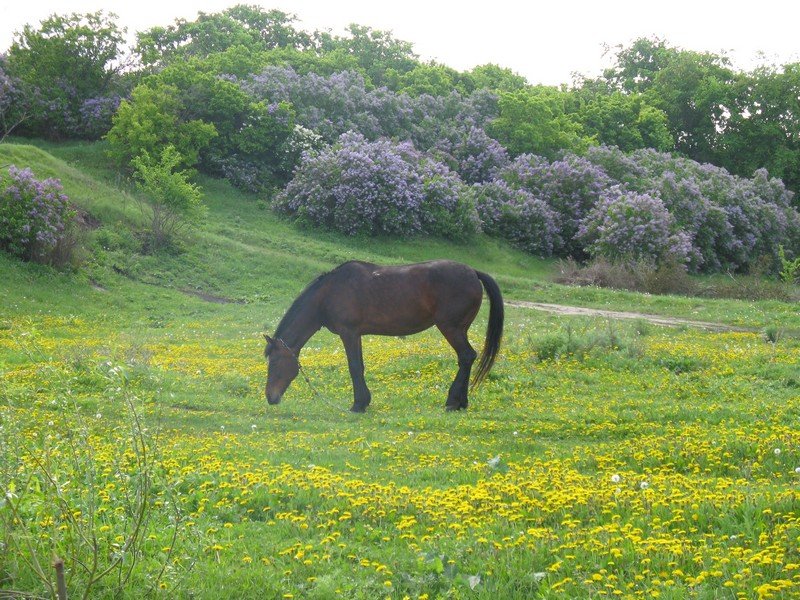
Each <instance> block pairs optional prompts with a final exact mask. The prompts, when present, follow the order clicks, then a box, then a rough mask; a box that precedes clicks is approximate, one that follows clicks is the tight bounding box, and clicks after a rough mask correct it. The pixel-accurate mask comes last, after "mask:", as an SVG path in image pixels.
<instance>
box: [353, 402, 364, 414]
mask: <svg viewBox="0 0 800 600" xmlns="http://www.w3.org/2000/svg"><path fill="white" fill-rule="evenodd" d="M350 412H351V413H365V412H367V407H366V406H356V405H355V404H354V405H353V406H351V407H350Z"/></svg>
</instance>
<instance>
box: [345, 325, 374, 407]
mask: <svg viewBox="0 0 800 600" xmlns="http://www.w3.org/2000/svg"><path fill="white" fill-rule="evenodd" d="M340 337H341V338H342V343H343V344H344V350H345V352H347V366H348V368H349V369H350V379H352V380H353V406H352V407H351V408H350V410H351V411H353V412H359V413H363V412H365V411H366V410H367V406H369V403H370V401H371V400H372V394H370V392H369V388H368V387H367V382H366V381H365V380H364V356H363V353H362V350H361V336H360V335H358V334H350V333H343V334H341V336H340Z"/></svg>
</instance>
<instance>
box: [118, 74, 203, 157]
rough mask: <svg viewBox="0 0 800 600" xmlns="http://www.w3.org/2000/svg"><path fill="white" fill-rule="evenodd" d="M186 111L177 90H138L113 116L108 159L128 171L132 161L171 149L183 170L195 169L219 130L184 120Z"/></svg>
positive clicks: (164, 86) (161, 87)
mask: <svg viewBox="0 0 800 600" xmlns="http://www.w3.org/2000/svg"><path fill="white" fill-rule="evenodd" d="M184 109H185V107H184V105H183V102H182V101H181V98H180V92H179V90H178V88H176V87H175V86H172V85H167V84H155V85H153V86H150V85H144V84H142V85H139V86H137V87H136V88H134V90H133V92H132V94H131V98H130V100H124V101H123V102H122V104H120V107H119V110H118V111H117V114H116V115H114V125H113V127H112V128H111V130H110V131H109V132H108V134H107V135H106V139H107V140H108V142H109V155H110V156H111V157H112V158H113V159H115V160H116V161H117V163H118V164H120V165H121V166H123V167H127V166H128V164H129V163H130V161H131V160H132V159H133V158H135V157H137V156H141V155H143V154H145V153H146V154H147V155H149V156H159V155H160V152H159V151H160V149H161V148H164V147H165V146H168V145H171V146H173V148H174V149H175V150H176V154H177V155H178V156H179V157H180V159H179V164H180V165H181V166H182V167H184V168H187V167H192V166H194V165H195V164H197V161H198V159H199V157H200V151H201V150H202V149H203V148H205V147H206V146H207V145H208V144H209V142H210V141H211V140H212V139H213V138H214V137H216V136H217V130H216V128H215V127H214V125H213V124H211V123H206V122H204V121H202V120H200V119H190V120H186V119H184V118H183V113H184Z"/></svg>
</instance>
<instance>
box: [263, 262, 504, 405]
mask: <svg viewBox="0 0 800 600" xmlns="http://www.w3.org/2000/svg"><path fill="white" fill-rule="evenodd" d="M484 290H486V294H487V296H488V297H489V302H490V309H489V323H488V325H487V329H486V339H485V342H484V346H483V352H482V355H481V358H480V361H479V363H478V368H477V371H476V372H475V374H474V376H473V379H472V384H471V387H472V388H475V387H477V386H478V385H479V384H480V383H481V382H482V381H483V380H484V379H485V378H486V376H487V375H488V374H489V370H490V369H491V368H492V365H493V364H494V362H495V359H496V358H497V354H498V351H499V350H500V341H501V339H502V337H503V319H504V316H503V314H504V311H503V296H502V294H501V292H500V288H499V287H498V285H497V283H496V282H495V280H494V279H492V277H491V276H489V275H487V274H486V273H482V272H480V271H476V270H475V269H473V268H472V267H469V266H467V265H464V264H461V263H457V262H453V261H449V260H434V261H429V262H423V263H416V264H410V265H400V266H379V265H375V264H372V263H368V262H361V261H350V262H346V263H343V264H341V265H339V266H338V267H336V268H335V269H333V270H332V271H329V272H328V273H324V274H322V275H320V276H319V277H317V278H316V279H315V280H314V281H312V282H311V283H310V284H309V285H308V286H307V287H306V288H305V290H303V291H302V292H301V293H300V295H299V296H298V297H297V298H296V299H295V301H294V302H293V303H292V305H291V306H290V307H289V309H288V310H287V311H286V314H285V315H284V316H283V318H282V319H281V321H280V323H279V324H278V328H277V329H276V330H275V334H274V335H273V336H272V337H270V336H269V335H266V334H265V335H264V338H265V339H266V341H267V345H266V348H265V349H264V356H265V357H266V359H267V362H268V375H267V384H266V387H265V395H266V397H267V402H269V404H278V403H279V402H280V400H281V397H282V396H283V394H284V392H285V391H286V389H287V388H288V387H289V385H290V384H291V383H292V381H294V379H295V377H297V375H298V373H299V372H300V358H299V356H300V350H301V349H302V348H303V346H304V345H305V344H306V342H308V340H309V339H310V338H311V336H313V335H314V334H315V333H316V332H317V331H319V330H320V329H321V328H322V327H325V328H327V329H328V330H329V331H331V332H332V333H334V334H337V335H338V336H339V337H340V338H341V340H342V343H343V345H344V349H345V352H346V353H347V363H348V367H349V370H350V378H351V379H352V382H353V405H352V407H351V408H350V410H351V411H352V412H356V413H363V412H365V411H366V409H367V406H369V404H370V402H371V400H372V394H371V393H370V391H369V388H368V387H367V383H366V381H365V380H364V358H363V354H362V349H361V336H363V335H391V336H406V335H411V334H414V333H419V332H420V331H424V330H425V329H428V328H430V327H432V326H434V325H435V326H436V327H437V329H438V330H439V331H440V332H441V333H442V335H443V336H444V337H445V339H446V340H447V341H448V342H449V343H450V345H451V346H452V347H453V349H454V350H455V352H456V355H457V357H458V372H457V374H456V376H455V379H454V380H453V383H452V385H451V386H450V390H449V392H448V394H447V402H446V404H445V408H446V410H451V411H452V410H463V409H466V408H467V393H468V384H469V379H470V371H471V369H472V365H473V363H474V362H475V359H476V358H477V353H476V352H475V349H474V348H473V347H472V346H471V345H470V343H469V339H468V338H467V330H468V329H469V327H470V325H471V324H472V321H473V320H474V319H475V316H476V315H477V314H478V310H479V309H480V307H481V302H482V300H483V291H484Z"/></svg>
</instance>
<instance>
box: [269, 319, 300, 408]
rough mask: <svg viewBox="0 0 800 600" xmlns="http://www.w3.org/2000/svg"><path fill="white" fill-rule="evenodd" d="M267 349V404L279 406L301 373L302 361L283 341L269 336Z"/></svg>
mask: <svg viewBox="0 0 800 600" xmlns="http://www.w3.org/2000/svg"><path fill="white" fill-rule="evenodd" d="M264 338H265V339H266V340H267V347H266V348H264V356H265V357H266V358H267V363H268V365H269V366H268V369H267V387H266V395H267V402H269V403H270V404H277V403H278V402H280V401H281V396H283V393H284V392H285V391H286V388H288V387H289V384H290V383H292V381H294V378H295V377H297V374H298V373H299V372H300V361H299V360H298V359H297V355H296V354H295V353H294V352H293V351H292V349H291V348H289V346H287V345H286V344H285V343H284V341H283V340H281V339H273V338H271V337H269V336H268V335H265V336H264Z"/></svg>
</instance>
